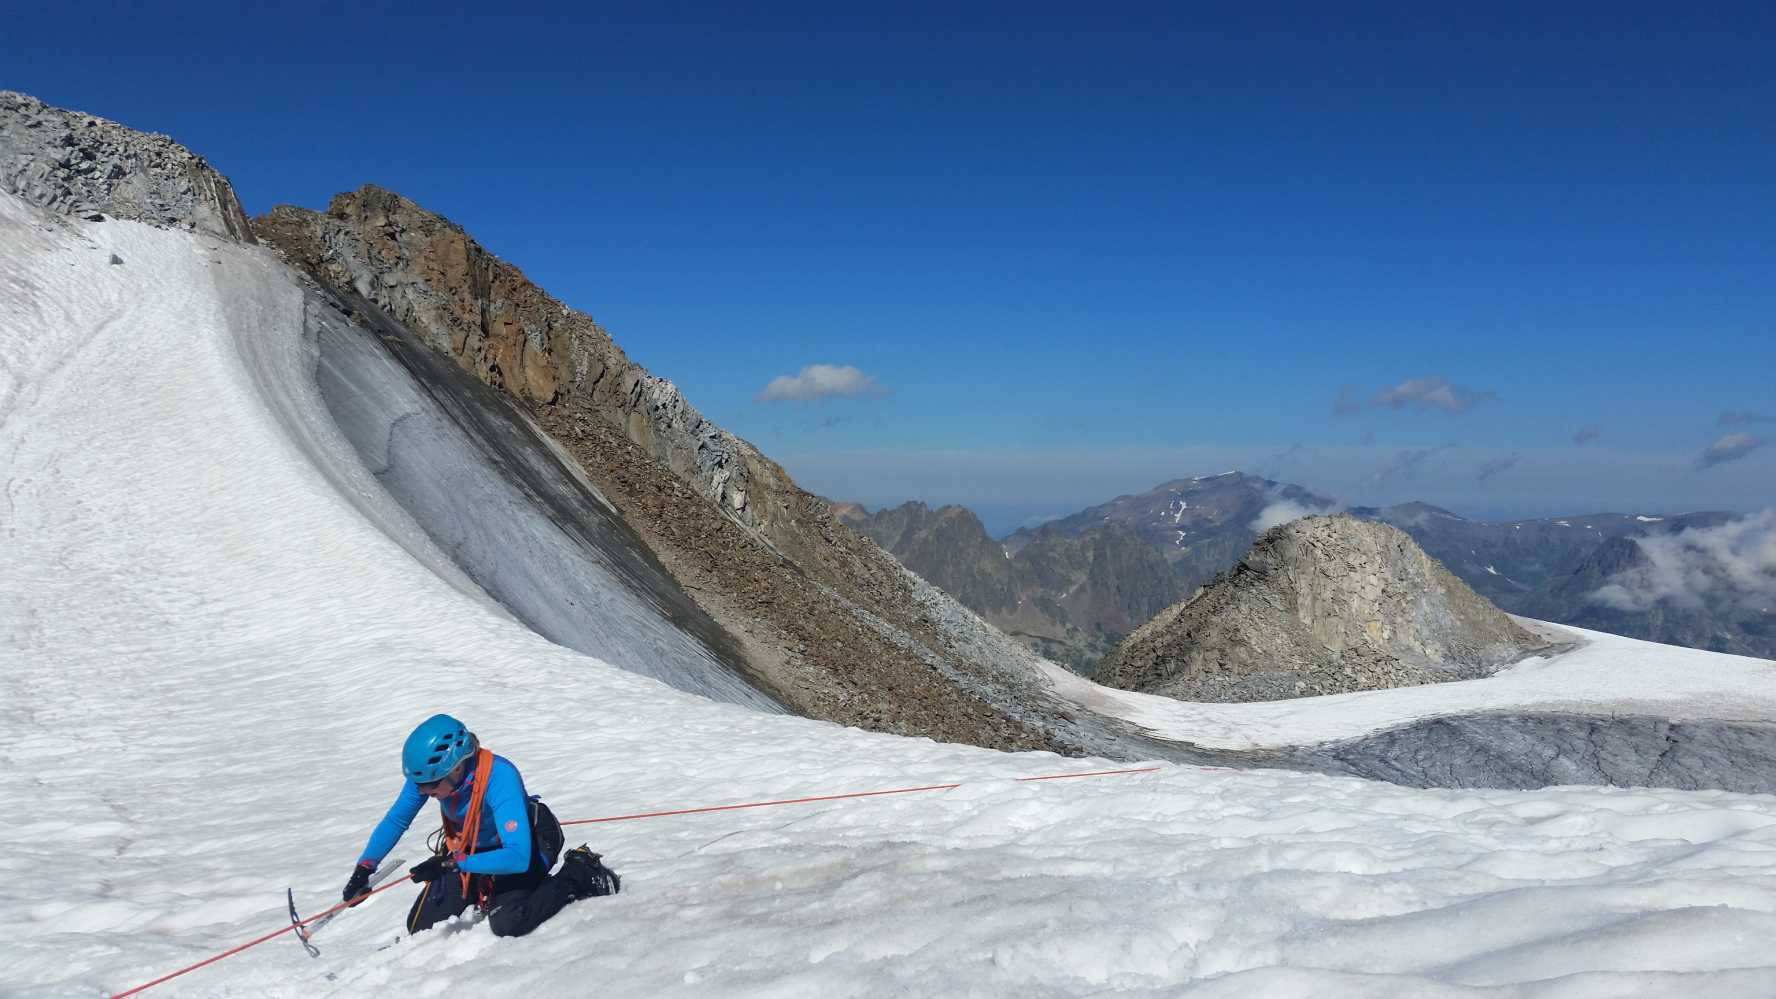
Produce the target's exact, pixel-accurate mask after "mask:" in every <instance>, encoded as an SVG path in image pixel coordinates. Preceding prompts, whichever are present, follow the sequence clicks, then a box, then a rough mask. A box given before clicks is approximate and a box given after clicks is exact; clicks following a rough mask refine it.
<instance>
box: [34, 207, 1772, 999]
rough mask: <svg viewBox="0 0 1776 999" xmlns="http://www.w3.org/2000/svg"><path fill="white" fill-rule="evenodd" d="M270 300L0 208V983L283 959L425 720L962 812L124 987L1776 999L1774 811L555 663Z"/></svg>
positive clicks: (252, 289)
mask: <svg viewBox="0 0 1776 999" xmlns="http://www.w3.org/2000/svg"><path fill="white" fill-rule="evenodd" d="M45 225H51V226H52V227H53V228H52V230H46V229H45V228H44V226H45ZM112 253H116V254H117V255H118V256H120V257H121V258H123V260H124V263H123V264H122V265H110V264H108V263H107V261H108V259H109V256H110V254H112ZM300 310H301V295H300V293H299V292H298V290H297V289H296V288H295V287H293V286H292V285H291V284H290V283H289V281H288V279H287V277H286V276H285V275H284V272H283V271H282V270H281V268H280V267H279V266H278V265H277V264H276V263H275V262H274V261H273V259H272V258H271V256H270V255H269V254H267V253H265V252H264V251H260V250H247V249H241V248H236V247H231V246H219V245H217V244H215V243H213V242H210V241H207V240H204V239H201V238H197V237H193V236H190V235H187V234H179V233H170V232H162V231H158V230H153V229H149V228H146V227H143V226H138V225H134V224H129V223H122V222H105V223H79V222H66V221H57V222H54V223H49V222H46V221H45V217H43V216H40V215H39V214H38V213H36V212H34V211H32V210H29V209H26V208H25V207H23V206H22V205H20V204H19V203H18V202H17V201H15V200H13V199H11V198H10V197H7V196H4V195H0V360H3V362H4V368H3V371H0V462H3V465H0V469H3V473H4V491H3V493H0V534H3V537H0V636H4V638H3V642H0V655H3V656H4V663H3V666H4V672H3V674H0V684H3V686H0V691H3V694H0V698H3V699H0V719H3V725H4V730H3V731H4V738H0V794H3V795H4V800H5V801H6V802H7V807H8V816H7V821H6V822H4V823H0V939H3V940H4V941H5V949H6V956H5V959H4V961H0V993H8V994H10V993H24V994H64V995H81V996H90V995H94V994H97V993H99V992H101V991H105V990H118V989H123V988H127V987H130V986H133V985H137V984H140V983H142V982H145V981H148V980H149V979H151V978H154V977H157V976H158V975H160V974H162V973H165V972H167V971H170V970H172V969H174V968H176V967H179V966H181V965H184V964H187V963H189V962H192V961H196V960H199V959H201V958H203V957H206V956H209V955H210V954H213V953H215V952H217V951H219V950H222V949H224V948H226V947H228V946H232V945H234V944H237V943H240V942H243V941H244V940H246V939H249V938H251V937H252V936H255V935H257V934H260V933H263V932H266V931H269V930H272V929H276V928H277V927H278V926H279V925H281V924H282V922H283V920H284V914H283V912H282V908H283V892H284V889H285V887H286V886H288V885H295V886H296V888H297V895H298V899H299V900H300V901H301V903H302V904H304V905H305V906H307V907H309V908H310V909H311V910H314V909H319V908H321V907H323V906H325V905H326V904H328V903H329V902H330V901H332V900H333V899H336V898H337V897H338V891H339V886H340V885H341V884H342V883H343V881H344V879H345V875H346V874H347V873H348V870H349V868H350V865H351V863H352V861H353V860H354V859H355V857H356V856H357V851H358V849H359V848H360V847H361V845H362V843H363V839H364V836H365V834H366V833H367V831H368V829H369V827H370V826H371V824H372V823H373V822H374V821H375V819H376V818H377V817H378V816H379V815H380V813H381V812H382V810H383V808H384V807H386V805H387V803H388V800H389V798H390V797H391V796H392V795H393V793H394V792H395V790H396V788H397V786H398V781H399V778H398V776H397V773H396V755H397V751H398V747H399V744H400V741H401V739H402V738H403V737H404V736H405V734H406V732H407V731H408V729H409V728H410V727H411V726H412V725H413V724H414V723H415V722H416V721H417V720H419V719H420V718H422V717H423V716H425V715H426V714H428V713H430V712H432V711H435V710H450V711H454V712H456V713H459V714H460V715H462V716H463V717H464V718H465V719H467V720H469V721H470V722H471V723H472V725H473V727H474V728H475V729H477V730H478V731H479V733H480V734H481V735H482V737H483V738H484V739H485V741H486V742H487V744H488V745H489V746H490V747H492V748H494V749H495V750H497V751H499V752H501V753H503V754H505V755H507V756H509V757H511V758H512V759H513V760H514V761H516V762H517V763H518V765H519V766H520V767H521V768H522V769H523V771H524V774H525V777H526V779H527V781H528V783H529V785H530V787H531V789H532V790H533V791H536V792H539V793H542V794H544V795H546V796H547V797H548V799H549V800H550V802H551V803H552V804H553V805H554V806H555V807H556V810H557V811H558V812H559V813H560V814H561V815H562V816H564V817H594V816H601V815H612V814H620V813H627V812H635V811H642V810H648V809H653V808H670V807H677V806H687V805H698V804H715V803H724V802H739V801H747V800H755V799H760V798H782V797H789V796H795V795H802V794H814V793H822V792H833V791H846V790H868V789H875V788H890V787H898V786H905V785H911V784H927V783H933V782H945V781H965V782H966V783H965V784H964V786H963V787H961V788H958V789H956V790H953V791H949V792H943V793H933V794H923V795H908V796H903V797H893V798H877V799H866V800H862V801H845V802H832V803H824V804H815V805H807V806H790V807H783V808H772V809H759V810H754V811H745V812H733V813H720V814H714V815H697V816H686V817H680V818H665V819H653V820H646V821H638V822H627V823H616V824H610V825H598V826H590V827H583V828H585V829H586V830H588V831H587V833H586V835H587V836H588V838H590V839H591V841H592V843H593V845H594V847H595V848H596V849H599V850H601V851H603V852H604V853H606V854H607V856H608V857H609V859H610V861H611V863H612V864H613V866H615V867H617V868H618V869H619V870H620V871H621V872H622V873H623V875H624V877H625V889H626V890H625V892H624V893H623V894H622V895H620V896H617V897H615V898H610V899H602V900H597V901H589V902H583V903H579V904H576V905H574V906H572V907H570V908H569V909H567V910H566V911H564V912H563V913H562V914H561V915H560V916H558V917H556V918H555V919H554V920H552V921H551V922H549V923H548V924H546V925H545V926H543V927H542V928H541V929H539V930H538V931H537V932H536V933H534V934H533V935H531V936H529V937H526V938H523V939H517V940H500V939H495V938H494V937H492V936H491V935H490V934H488V932H487V931H486V929H485V927H479V926H477V927H472V928H462V929H457V930H450V929H446V930H440V931H434V932H431V933H427V934H423V935H421V936H419V937H415V938H411V939H401V938H400V937H399V934H398V930H397V926H398V924H399V922H400V918H401V915H402V913H403V912H404V907H405V905H406V902H407V900H408V898H410V897H411V890H410V889H408V888H406V887H402V888H399V889H396V890H395V891H391V892H389V893H387V894H386V895H384V896H380V897H378V898H377V899H374V900H372V901H371V902H370V903H368V904H366V905H364V906H361V907H359V908H357V909H353V910H350V911H349V912H347V913H346V914H345V915H343V916H342V917H341V918H340V919H339V920H337V921H336V922H335V923H334V924H333V925H331V926H329V927H328V928H327V930H326V931H325V933H323V934H322V935H321V936H319V937H318V938H317V943H319V945H320V946H321V948H322V951H323V953H322V956H321V957H320V958H319V959H310V958H309V957H308V956H307V955H306V954H304V953H303V952H302V950H301V948H299V947H298V946H297V945H296V944H295V942H294V941H292V940H290V939H289V938H288V937H287V936H286V937H280V938H278V939H275V940H272V941H271V942H269V943H266V944H264V945H262V946H259V947H257V948H255V949H252V950H249V951H246V952H245V953H243V954H241V955H239V956H236V957H233V958H230V959H228V960H226V961H223V962H221V963H219V964H216V965H213V966H211V967H208V968H204V969H202V970H200V971H197V972H194V973H193V974H191V975H189V976H186V977H184V978H181V979H178V980H176V981H174V982H171V983H168V984H166V985H162V986H159V987H158V988H157V989H155V990H153V991H152V992H150V993H149V995H156V994H166V995H171V994H185V995H236V996H248V995H253V996H256V995H286V996H316V995H329V994H344V995H371V994H398V995H439V994H445V993H450V994H455V995H521V994H522V995H530V996H544V995H601V996H657V995H675V994H677V995H699V996H702V995H720V996H809V997H814V996H820V997H826V996H859V997H862V996H883V995H908V996H935V995H944V996H1001V995H1013V996H1018V997H1020V999H1029V997H1047V996H1080V995H1097V994H1116V995H1148V996H1158V995H1167V996H1171V995H1191V996H1228V997H1235V996H1237V997H1249V996H1283V997H1288V996H1299V997H1304V999H1305V997H1312V999H1325V997H1332V996H1402V997H1405V996H1411V997H1424V996H1429V997H1441V996H1536V997H1540V996H1556V995H1557V996H1598V997H1601V996H1611V997H1616V996H1670V995H1692V994H1708V995H1727V996H1767V995H1770V994H1773V993H1776V968H1772V967H1771V966H1770V965H1771V962H1772V958H1771V957H1770V954H1771V950H1770V946H1769V941H1770V940H1771V939H1772V938H1773V937H1776V917H1773V916H1772V915H1771V913H1772V910H1773V909H1776V890H1773V889H1776V800H1773V799H1771V798H1767V797H1760V796H1743V795H1731V794H1724V793H1680V792H1663V791H1661V792H1628V791H1610V790H1559V791H1549V792H1537V793H1520V792H1446V791H1414V790H1406V789H1402V788H1397V787H1392V786H1388V785H1382V784H1373V783H1366V782H1362V781H1357V780H1350V779H1336V778H1330V777H1317V776H1309V775H1300V774H1291V773H1278V772H1260V773H1234V772H1228V771H1211V770H1197V769H1192V768H1189V767H1168V768H1166V769H1165V770H1163V771H1162V772H1160V773H1158V774H1153V775H1147V776H1135V777H1107V778H1097V779H1089V780H1078V781H1066V782H1047V783H1031V784H1019V783H1013V782H1011V781H1009V780H1006V779H1004V778H1009V777H1012V776H1021V775H1030V774H1041V773H1054V772H1059V771H1066V770H1074V769H1079V770H1085V769H1094V768H1098V767H1101V766H1103V761H1067V760H1061V759H1058V758H1056V757H1053V756H1049V755H1045V754H1022V755H1005V754H998V753H992V752H987V751H984V750H976V749H970V748H964V747H953V746H940V745H937V744H934V743H931V742H927V741H923V740H907V739H897V738H893V737H888V736H881V735H870V734H865V733H860V732H855V731H849V730H845V729H841V728H838V727H836V726H832V725H826V724H820V723H815V722H809V721H804V720H799V719H794V718H784V717H771V716H765V715H761V714H759V713H757V712H751V711H747V710H744V709H741V708H736V707H728V706H721V705H716V704H712V703H709V702H705V701H702V700H700V699H697V698H695V697H693V696H691V695H688V694H683V693H679V692H677V691H674V690H671V689H669V688H667V687H665V686H662V685H660V684H658V683H656V682H654V681H651V680H646V679H643V678H640V677H637V676H634V675H632V674H629V673H626V672H624V671H622V670H619V669H616V668H613V667H611V666H608V665H606V664H604V663H601V662H599V661H597V660H593V659H589V658H586V657H583V656H580V655H577V654H574V653H571V652H568V651H566V650H564V649H561V648H559V647H556V646H553V645H550V644H549V643H547V642H544V641H542V640H541V639H539V638H537V637H536V636H534V635H532V634H531V633H529V632H527V631H526V630H525V629H524V628H522V627H521V626H519V625H518V624H517V623H515V622H514V621H513V620H512V619H511V618H510V617H509V616H507V615H506V614H504V613H503V612H501V611H499V610H498V609H497V608H496V607H493V606H491V605H490V604H489V603H488V602H487V601H486V600H485V598H483V597H481V596H479V595H478V594H477V593H476V592H475V591H474V590H473V588H472V587H469V586H467V585H466V584H465V581H464V580H462V579H461V578H460V577H458V576H457V575H455V574H453V573H452V572H451V571H450V570H449V568H448V564H449V563H448V561H447V560H446V559H444V558H443V557H442V556H441V555H440V554H439V553H437V552H435V551H431V550H429V549H428V547H427V543H426V541H425V539H424V537H423V535H419V534H417V532H416V529H415V528H413V526H412V525H411V524H410V523H408V522H407V521H406V520H405V518H404V517H403V515H402V514H401V511H400V510H399V509H398V508H396V507H394V506H393V505H392V504H391V503H389V502H388V501H387V500H386V498H385V497H383V496H382V495H381V494H380V492H379V491H378V490H377V489H376V487H375V484H374V482H373V481H372V480H371V479H370V478H369V477H368V475H367V474H366V473H364V472H363V471H362V470H361V468H359V466H358V464H357V462H356V459H355V458H354V457H353V456H352V452H351V450H350V448H349V447H348V446H347V445H346V444H345V442H344V441H343V440H341V439H340V438H339V436H338V434H337V433H336V432H334V431H333V430H332V429H331V426H330V424H329V423H328V422H327V419H326V417H325V415H324V411H323V410H322V409H321V407H320V405H319V401H318V400H317V399H316V398H315V393H314V389H313V386H312V383H311V381H310V379H309V374H308V372H309V366H310V365H311V364H312V358H311V357H309V356H308V355H307V354H306V353H305V350H304V348H303V347H302V345H301V343H300V338H299V336H298V334H297V331H298V330H299V323H300ZM417 840H418V829H416V830H415V833H414V834H411V835H410V837H409V839H408V840H407V841H406V842H404V843H402V844H401V846H399V847H398V848H397V849H396V854H397V855H399V856H404V857H407V858H408V859H409V860H411V859H413V858H414V857H415V856H416V855H417V851H418V850H419V845H418V842H417ZM397 940H399V941H400V942H399V943H394V945H393V946H388V945H390V944H391V943H393V942H395V941H397ZM385 947H386V949H379V948H385Z"/></svg>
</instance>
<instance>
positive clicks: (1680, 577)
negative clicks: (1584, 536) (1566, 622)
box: [1591, 508, 1776, 611]
mask: <svg viewBox="0 0 1776 999" xmlns="http://www.w3.org/2000/svg"><path fill="white" fill-rule="evenodd" d="M1635 541H1636V543H1637V544H1639V545H1640V550H1641V551H1642V552H1644V553H1645V554H1646V557H1647V564H1646V565H1642V566H1637V567H1635V568H1633V569H1629V570H1628V571H1626V572H1622V573H1618V574H1617V575H1616V576H1615V577H1614V578H1612V579H1611V580H1610V581H1609V583H1608V584H1606V585H1605V586H1603V587H1602V588H1601V589H1599V590H1598V591H1597V592H1596V593H1593V594H1592V595H1591V599H1592V600H1593V601H1595V602H1597V603H1600V604H1603V605H1605V606H1608V607H1614V608H1616V609H1617V610H1624V611H1644V610H1646V609H1648V608H1650V607H1652V606H1653V605H1655V604H1658V603H1667V604H1670V605H1672V606H1675V607H1682V608H1686V609H1691V610H1695V609H1699V608H1702V607H1707V606H1715V605H1720V604H1722V603H1726V604H1737V605H1739V606H1740V607H1742V608H1744V609H1747V610H1763V609H1766V608H1769V607H1771V606H1773V605H1776V508H1772V509H1768V510H1764V511H1763V512H1761V513H1754V514H1752V515H1750V516H1748V517H1742V518H1740V519H1738V520H1733V521H1729V522H1727V523H1725V524H1722V525H1720V526H1719V527H1692V528H1690V529H1689V530H1686V531H1681V532H1679V533H1677V534H1664V535H1653V536H1651V537H1645V538H1636V539H1635Z"/></svg>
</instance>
